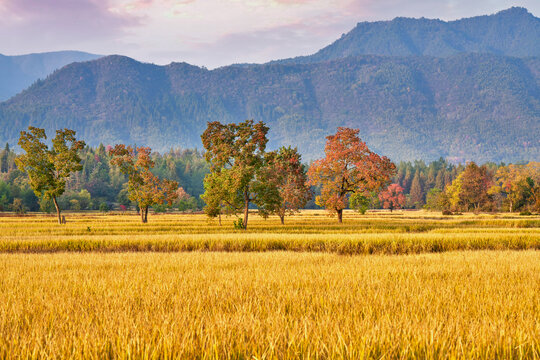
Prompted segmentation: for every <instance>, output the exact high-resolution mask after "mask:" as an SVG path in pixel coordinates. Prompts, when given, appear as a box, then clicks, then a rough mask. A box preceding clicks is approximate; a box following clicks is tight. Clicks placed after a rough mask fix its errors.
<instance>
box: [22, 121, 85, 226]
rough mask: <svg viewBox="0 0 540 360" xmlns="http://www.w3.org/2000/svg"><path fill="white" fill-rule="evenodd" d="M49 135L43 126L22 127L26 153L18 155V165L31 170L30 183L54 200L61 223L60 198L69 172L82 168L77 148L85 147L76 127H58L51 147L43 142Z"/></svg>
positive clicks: (25, 169) (34, 188)
mask: <svg viewBox="0 0 540 360" xmlns="http://www.w3.org/2000/svg"><path fill="white" fill-rule="evenodd" d="M46 139H47V136H46V134H45V130H44V129H40V128H36V127H33V126H30V127H28V131H21V136H20V138H19V146H20V147H21V148H22V149H23V150H24V151H25V154H22V155H19V156H18V157H17V158H16V160H15V161H16V163H17V167H18V168H19V169H20V170H23V171H25V172H26V173H27V174H28V178H29V184H30V186H31V188H32V189H33V190H34V192H35V194H36V196H38V197H42V196H44V197H46V198H50V199H52V200H53V202H54V206H55V208H56V213H57V215H58V223H59V224H61V223H62V218H61V215H60V207H59V206H58V201H57V198H58V196H60V195H62V194H63V193H64V191H65V189H66V180H67V179H68V178H69V176H70V174H71V173H73V172H75V171H80V170H81V169H82V166H81V159H80V157H79V154H78V152H79V151H80V150H81V149H83V148H84V146H85V143H84V141H80V140H77V139H76V138H75V131H73V130H69V129H63V130H56V136H55V137H54V139H52V147H51V148H50V149H49V148H48V146H47V145H46V144H45V143H44V142H43V140H46Z"/></svg>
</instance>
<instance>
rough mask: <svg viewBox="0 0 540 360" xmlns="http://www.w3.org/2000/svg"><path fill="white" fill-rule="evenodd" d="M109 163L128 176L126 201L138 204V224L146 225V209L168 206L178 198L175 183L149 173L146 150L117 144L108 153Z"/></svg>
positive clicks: (148, 150)
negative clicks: (139, 222) (139, 217)
mask: <svg viewBox="0 0 540 360" xmlns="http://www.w3.org/2000/svg"><path fill="white" fill-rule="evenodd" d="M109 154H110V155H111V156H112V159H111V164H113V165H116V166H118V167H119V169H120V171H121V172H122V173H123V174H125V175H127V177H128V193H129V199H130V200H131V201H133V202H136V203H137V204H138V205H139V209H140V212H141V221H142V222H143V223H146V222H148V208H149V207H150V206H152V205H157V204H165V203H167V204H169V205H171V204H172V202H173V201H174V200H175V199H176V197H177V196H178V192H177V191H178V183H177V182H176V181H171V180H166V179H159V178H158V177H157V176H155V175H154V174H152V172H151V171H150V169H152V168H153V167H154V161H153V160H152V158H151V157H150V154H151V149H150V148H149V147H137V148H133V147H131V146H127V147H126V146H125V145H124V144H118V145H116V146H115V147H114V148H112V149H110V150H109Z"/></svg>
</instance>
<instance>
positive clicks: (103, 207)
mask: <svg viewBox="0 0 540 360" xmlns="http://www.w3.org/2000/svg"><path fill="white" fill-rule="evenodd" d="M99 211H101V212H104V213H106V212H108V211H109V205H107V203H106V202H102V203H101V204H99Z"/></svg>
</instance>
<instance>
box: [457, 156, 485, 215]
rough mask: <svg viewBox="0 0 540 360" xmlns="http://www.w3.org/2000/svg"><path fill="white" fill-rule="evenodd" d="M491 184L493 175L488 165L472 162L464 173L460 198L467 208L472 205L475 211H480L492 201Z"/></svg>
mask: <svg viewBox="0 0 540 360" xmlns="http://www.w3.org/2000/svg"><path fill="white" fill-rule="evenodd" d="M491 186H492V180H491V175H490V174H489V171H488V169H487V168H486V166H478V165H476V164H475V163H474V162H470V163H468V164H467V167H465V170H464V171H463V173H462V179H461V189H460V192H459V198H460V200H461V201H462V202H463V204H464V205H465V206H466V207H467V208H469V207H472V208H474V211H479V210H480V208H481V207H482V206H484V205H486V204H487V203H488V202H489V201H490V195H489V194H488V190H489V189H490V188H491Z"/></svg>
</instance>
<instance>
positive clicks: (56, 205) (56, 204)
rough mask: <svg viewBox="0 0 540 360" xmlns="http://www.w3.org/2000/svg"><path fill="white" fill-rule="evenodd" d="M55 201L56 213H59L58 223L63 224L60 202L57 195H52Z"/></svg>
mask: <svg viewBox="0 0 540 360" xmlns="http://www.w3.org/2000/svg"><path fill="white" fill-rule="evenodd" d="M52 199H53V202H54V207H55V208H56V214H57V215H58V223H59V224H62V216H60V207H59V206H58V202H57V201H56V196H53V197H52Z"/></svg>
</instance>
